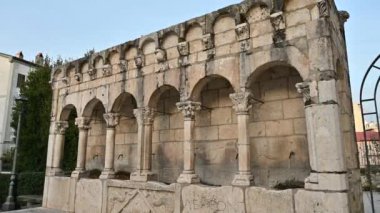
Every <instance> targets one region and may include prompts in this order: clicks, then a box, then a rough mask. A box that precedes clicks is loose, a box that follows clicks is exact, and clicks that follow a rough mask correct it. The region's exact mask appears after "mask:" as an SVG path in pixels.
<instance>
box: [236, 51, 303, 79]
mask: <svg viewBox="0 0 380 213" xmlns="http://www.w3.org/2000/svg"><path fill="white" fill-rule="evenodd" d="M251 60H252V62H253V63H252V64H251V70H250V73H249V75H252V74H253V73H255V72H260V71H262V70H265V69H267V68H269V67H272V66H276V65H289V66H292V67H294V68H295V69H296V70H297V71H298V73H299V74H300V75H301V77H302V79H303V80H304V81H306V80H308V79H309V59H308V58H307V57H306V56H305V55H304V54H303V53H302V52H301V51H299V50H298V49H297V48H296V47H286V48H272V49H271V50H267V51H262V52H258V53H255V54H252V56H251ZM254 75H256V74H254ZM246 83H247V82H245V84H246ZM243 85H244V84H243Z"/></svg>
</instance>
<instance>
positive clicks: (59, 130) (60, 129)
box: [55, 121, 69, 135]
mask: <svg viewBox="0 0 380 213" xmlns="http://www.w3.org/2000/svg"><path fill="white" fill-rule="evenodd" d="M68 127H69V123H68V122H67V121H56V122H55V134H60V135H64V134H65V132H66V129H67V128H68Z"/></svg>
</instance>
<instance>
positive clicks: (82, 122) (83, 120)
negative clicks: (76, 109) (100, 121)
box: [75, 117, 91, 130]
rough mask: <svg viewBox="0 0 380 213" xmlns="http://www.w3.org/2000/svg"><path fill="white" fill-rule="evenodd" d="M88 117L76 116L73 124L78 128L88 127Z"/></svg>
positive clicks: (85, 128)
mask: <svg viewBox="0 0 380 213" xmlns="http://www.w3.org/2000/svg"><path fill="white" fill-rule="evenodd" d="M90 120H91V119H90V118H89V117H78V118H75V125H77V127H78V129H84V130H87V129H90V126H89V124H90Z"/></svg>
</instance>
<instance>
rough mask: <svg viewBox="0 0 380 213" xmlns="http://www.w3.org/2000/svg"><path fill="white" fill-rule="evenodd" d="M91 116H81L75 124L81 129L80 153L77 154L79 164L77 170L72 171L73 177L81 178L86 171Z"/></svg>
mask: <svg viewBox="0 0 380 213" xmlns="http://www.w3.org/2000/svg"><path fill="white" fill-rule="evenodd" d="M89 123H90V118H87V117H80V118H76V119H75V124H76V125H77V126H78V129H79V138H78V154H77V165H76V168H75V170H74V171H73V172H72V173H71V177H76V178H80V177H81V176H83V174H84V172H85V165H86V149H87V136H88V129H90V126H89Z"/></svg>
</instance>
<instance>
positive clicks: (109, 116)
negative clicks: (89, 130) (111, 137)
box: [103, 113, 120, 128]
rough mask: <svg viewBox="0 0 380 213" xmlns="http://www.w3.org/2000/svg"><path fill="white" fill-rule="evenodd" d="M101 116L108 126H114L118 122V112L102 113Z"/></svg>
mask: <svg viewBox="0 0 380 213" xmlns="http://www.w3.org/2000/svg"><path fill="white" fill-rule="evenodd" d="M103 117H104V120H105V121H106V124H107V127H108V128H112V127H115V126H117V125H118V124H119V118H120V115H119V113H106V114H104V115H103Z"/></svg>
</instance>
